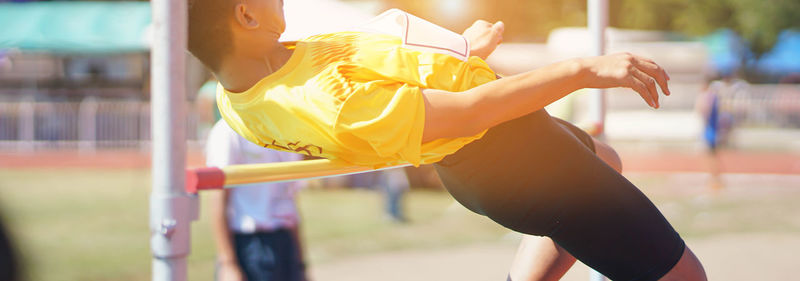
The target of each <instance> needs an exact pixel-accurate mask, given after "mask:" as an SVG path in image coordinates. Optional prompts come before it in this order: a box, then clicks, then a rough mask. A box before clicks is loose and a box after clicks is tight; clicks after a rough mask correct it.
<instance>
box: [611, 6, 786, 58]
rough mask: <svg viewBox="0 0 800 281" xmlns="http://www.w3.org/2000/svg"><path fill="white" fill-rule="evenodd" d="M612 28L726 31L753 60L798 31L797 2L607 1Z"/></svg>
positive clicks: (695, 32) (694, 33)
mask: <svg viewBox="0 0 800 281" xmlns="http://www.w3.org/2000/svg"><path fill="white" fill-rule="evenodd" d="M611 3H612V4H611V6H612V7H611V13H612V14H611V19H612V25H614V26H618V27H622V28H637V29H659V30H673V31H680V32H685V33H688V34H692V35H705V34H709V33H711V32H713V31H715V30H717V29H720V28H729V29H731V30H733V31H734V32H736V33H737V34H739V35H740V36H741V37H742V38H743V39H744V40H745V41H746V44H747V45H748V47H749V49H750V50H751V51H752V52H753V53H754V55H756V56H760V55H762V54H764V53H766V52H767V51H769V50H770V49H772V46H774V45H775V42H776V41H777V39H778V34H779V33H780V32H781V31H782V30H785V29H798V28H800V1H797V0H651V1H637V0H611Z"/></svg>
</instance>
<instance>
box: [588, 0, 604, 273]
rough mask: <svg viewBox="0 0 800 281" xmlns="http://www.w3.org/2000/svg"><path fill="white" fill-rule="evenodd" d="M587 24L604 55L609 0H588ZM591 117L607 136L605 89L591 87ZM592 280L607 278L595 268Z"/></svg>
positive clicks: (594, 47)
mask: <svg viewBox="0 0 800 281" xmlns="http://www.w3.org/2000/svg"><path fill="white" fill-rule="evenodd" d="M587 1H588V3H587V5H586V7H587V17H588V18H587V24H588V25H589V34H590V35H589V36H591V41H592V42H591V44H592V49H591V50H592V51H591V52H592V53H591V55H592V56H602V55H604V54H605V52H606V27H608V0H587ZM590 98H591V100H590V103H589V104H590V108H589V117H590V118H591V121H592V123H593V125H594V126H597V127H596V129H597V130H598V135H597V137H599V138H601V139H602V138H603V137H604V136H605V120H606V97H605V90H603V89H591V92H590ZM589 280H590V281H604V280H606V278H605V277H604V276H603V275H602V274H600V273H599V272H597V271H595V270H591V271H590V273H589Z"/></svg>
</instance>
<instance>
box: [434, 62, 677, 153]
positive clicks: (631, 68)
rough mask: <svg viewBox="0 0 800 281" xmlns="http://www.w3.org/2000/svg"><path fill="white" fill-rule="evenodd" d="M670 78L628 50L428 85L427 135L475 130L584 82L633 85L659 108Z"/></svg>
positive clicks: (530, 109)
mask: <svg viewBox="0 0 800 281" xmlns="http://www.w3.org/2000/svg"><path fill="white" fill-rule="evenodd" d="M668 80H669V76H668V75H667V73H666V72H665V71H664V69H662V68H661V67H660V66H659V65H657V64H656V63H655V62H653V61H651V60H648V59H645V58H641V57H638V56H635V55H631V54H628V53H623V54H614V55H607V56H599V57H591V58H581V59H572V60H568V61H563V62H559V63H555V64H551V65H548V66H545V67H542V68H539V69H536V70H532V71H529V72H525V73H521V74H517V75H514V76H509V77H505V78H503V79H499V80H496V81H492V82H489V83H486V84H483V85H480V86H478V87H475V88H472V89H469V90H467V91H464V92H461V93H453V92H448V91H442V90H435V89H424V90H423V91H422V94H423V96H424V98H425V128H424V130H423V135H422V141H423V143H424V142H428V141H432V140H435V139H439V138H446V137H464V136H471V135H474V134H476V133H478V132H480V131H482V130H485V129H487V128H491V127H493V126H495V125H498V124H500V123H503V122H506V121H509V120H513V119H515V118H518V117H521V116H524V115H526V114H529V113H532V112H534V111H537V110H540V109H542V108H544V107H545V106H546V105H548V104H550V103H552V102H554V101H556V100H558V99H560V98H562V97H564V96H566V95H567V94H569V93H571V92H574V91H575V90H578V89H582V88H615V87H625V88H631V89H633V90H634V91H636V92H637V93H639V95H640V96H641V97H642V98H643V99H644V100H645V101H646V102H647V103H648V104H649V105H650V106H651V107H653V108H658V107H659V102H658V90H657V89H656V87H658V86H660V87H661V89H662V90H663V91H664V93H665V94H666V95H669V93H670V92H669V89H668V88H667V81H668ZM657 84H658V85H657Z"/></svg>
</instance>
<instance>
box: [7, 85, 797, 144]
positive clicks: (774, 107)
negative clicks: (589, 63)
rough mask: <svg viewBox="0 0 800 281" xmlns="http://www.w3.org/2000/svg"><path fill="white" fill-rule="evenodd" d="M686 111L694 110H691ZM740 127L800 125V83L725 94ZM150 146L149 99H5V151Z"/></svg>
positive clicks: (194, 114) (198, 136)
mask: <svg viewBox="0 0 800 281" xmlns="http://www.w3.org/2000/svg"><path fill="white" fill-rule="evenodd" d="M686 110H691V109H689V108H687V109H686ZM720 110H721V112H724V113H727V114H730V116H731V119H732V122H733V126H735V127H767V128H795V129H797V128H800V85H750V84H746V83H742V84H741V85H737V86H734V87H730V88H729V90H727V91H725V92H722V93H720ZM199 113H200V112H199V110H197V109H196V108H195V107H194V106H191V105H190V106H188V108H187V120H186V122H187V123H186V125H187V138H188V140H189V142H190V145H200V144H202V143H203V140H204V139H205V133H204V132H202V130H200V129H203V128H204V126H206V125H208V126H210V124H200V123H199V121H198V120H199V119H200V114H199ZM149 148H150V103H149V102H143V101H119V100H101V99H98V98H94V97H87V98H85V99H83V100H82V101H80V102H39V101H33V100H29V101H26V100H22V101H15V102H0V150H6V151H8V150H17V151H33V150H41V149H79V150H85V151H93V150H95V149H142V150H149Z"/></svg>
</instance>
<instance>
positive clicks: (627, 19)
mask: <svg viewBox="0 0 800 281" xmlns="http://www.w3.org/2000/svg"><path fill="white" fill-rule="evenodd" d="M586 1H587V0H502V1H495V0H384V3H385V4H386V6H387V7H395V8H400V9H403V10H406V11H408V12H411V13H412V14H416V15H419V16H420V17H423V18H425V19H429V20H431V21H433V22H434V23H436V24H440V25H442V26H445V27H447V28H449V29H451V30H457V31H461V30H464V28H466V27H467V26H469V25H470V24H471V23H472V21H474V20H475V19H479V18H480V19H485V20H489V21H495V20H503V21H504V22H505V23H506V36H505V39H506V41H541V40H543V39H544V38H546V36H547V34H548V33H549V32H550V31H551V30H552V29H554V28H557V27H561V26H583V25H586ZM609 12H610V17H609V18H610V21H611V22H610V24H611V26H615V27H620V28H632V29H654V30H671V31H678V32H684V33H688V34H691V35H705V34H709V33H711V32H713V31H715V30H717V29H720V28H729V29H731V30H733V31H735V32H736V33H738V34H739V35H740V36H742V38H744V40H745V41H746V42H747V43H748V45H749V46H748V47H749V48H750V49H751V50H752V51H753V53H754V54H755V55H756V56H759V55H761V54H763V53H765V52H767V51H769V50H770V49H771V48H772V46H773V45H774V44H775V42H776V40H777V38H778V33H780V31H781V30H784V29H791V28H800V1H798V0H647V1H642V0H609Z"/></svg>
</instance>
